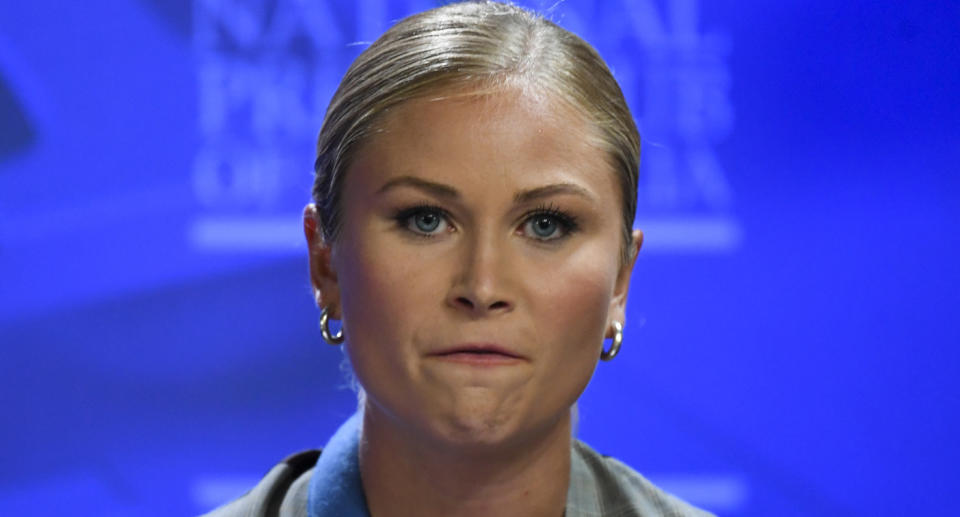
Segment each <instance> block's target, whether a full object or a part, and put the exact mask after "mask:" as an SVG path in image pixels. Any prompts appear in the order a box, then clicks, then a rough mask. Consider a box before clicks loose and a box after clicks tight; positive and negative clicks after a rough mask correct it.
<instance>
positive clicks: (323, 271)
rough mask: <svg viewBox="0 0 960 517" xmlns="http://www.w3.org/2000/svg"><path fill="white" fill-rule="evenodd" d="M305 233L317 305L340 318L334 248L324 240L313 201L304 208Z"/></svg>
mask: <svg viewBox="0 0 960 517" xmlns="http://www.w3.org/2000/svg"><path fill="white" fill-rule="evenodd" d="M303 233H304V237H306V239H307V250H308V253H307V255H308V256H309V260H310V285H311V286H312V287H313V296H314V300H315V301H316V303H317V307H320V308H327V309H328V311H329V313H330V316H331V317H333V318H339V313H340V308H339V306H340V289H339V284H338V282H337V274H336V270H335V269H334V267H333V261H332V249H331V247H330V246H329V245H328V244H327V243H326V242H325V241H324V238H323V231H322V229H321V226H320V217H319V214H318V213H317V207H316V205H314V204H313V203H311V204H309V205H307V206H306V207H305V208H304V209H303Z"/></svg>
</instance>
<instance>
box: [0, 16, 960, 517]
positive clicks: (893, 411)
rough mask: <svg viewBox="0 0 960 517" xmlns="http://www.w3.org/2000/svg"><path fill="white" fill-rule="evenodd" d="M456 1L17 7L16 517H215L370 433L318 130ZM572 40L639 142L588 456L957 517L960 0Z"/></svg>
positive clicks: (7, 373)
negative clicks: (369, 56)
mask: <svg viewBox="0 0 960 517" xmlns="http://www.w3.org/2000/svg"><path fill="white" fill-rule="evenodd" d="M551 4H552V2H550V3H537V2H530V3H528V4H527V5H531V6H533V7H537V8H544V9H546V8H549V7H550V5H551ZM431 5H434V2H431V1H390V2H387V1H384V0H367V1H362V2H347V1H342V2H332V1H328V2H320V1H316V2H308V3H305V4H298V3H296V2H288V1H285V0H272V1H268V2H265V3H262V4H261V3H256V2H229V1H226V0H224V1H216V0H194V2H190V1H189V0H178V1H162V0H137V1H124V2H121V1H116V0H115V1H103V2H53V1H50V0H46V1H36V2H4V3H2V4H0V358H2V359H0V379H2V380H0V383H2V384H0V386H2V391H0V403H2V407H3V425H2V427H0V514H3V515H19V514H31V515H55V514H62V513H70V514H81V515H180V514H182V515H189V514H196V513H199V512H202V511H205V510H208V509H209V508H211V507H213V506H216V505H217V504H219V503H221V502H223V501H224V500H226V499H229V498H231V497H234V496H236V495H237V494H238V493H239V492H242V491H243V489H244V488H245V487H248V486H250V485H251V484H252V483H253V482H255V481H256V480H257V479H258V478H259V477H260V476H261V475H262V474H263V473H264V472H266V470H267V469H268V468H269V467H270V466H271V465H273V464H274V463H276V462H277V461H278V460H280V459H281V458H283V457H284V456H285V455H287V454H288V453H291V452H293V451H296V450H300V449H303V448H309V447H316V446H319V445H322V444H323V443H324V442H325V441H326V439H327V437H328V436H329V434H330V433H331V432H332V431H333V430H334V429H335V428H336V426H337V424H338V422H340V421H341V420H342V419H344V418H345V417H346V416H347V415H349V414H350V413H351V412H352V409H353V407H354V405H355V399H354V395H353V393H352V392H350V391H349V390H348V389H347V388H345V384H346V382H345V380H344V379H345V377H344V375H343V373H342V372H341V370H340V368H341V367H340V364H341V359H342V355H341V353H340V351H338V350H337V349H335V348H333V347H329V346H327V345H325V344H323V342H322V341H321V339H320V336H319V331H318V330H317V328H316V319H317V316H318V315H317V312H316V310H315V308H314V306H313V303H312V300H311V296H310V294H309V286H308V281H307V275H306V260H305V250H304V246H303V244H302V243H301V242H300V230H299V218H298V214H299V211H300V209H301V208H302V206H303V204H304V203H305V202H306V201H307V200H308V199H309V187H310V178H311V176H310V174H311V167H312V161H313V157H312V140H313V138H314V136H315V134H316V132H317V131H318V130H319V127H320V125H319V123H320V120H321V117H322V112H323V109H324V108H325V103H326V101H327V100H328V99H329V95H330V94H331V93H332V88H333V87H334V86H335V85H336V83H337V81H338V80H339V77H340V75H341V74H342V73H343V71H344V70H345V69H346V66H348V64H349V62H350V61H351V60H352V58H353V57H355V56H356V54H357V53H358V52H359V51H360V50H361V49H362V48H363V45H352V44H351V43H353V42H362V41H370V40H372V39H373V38H374V37H375V36H376V35H377V34H378V33H379V32H381V31H382V30H383V29H385V28H386V27H387V26H388V25H389V20H394V19H397V18H399V17H401V16H403V15H405V14H408V13H410V12H414V11H416V10H419V9H422V8H424V7H429V6H431ZM304 6H308V7H304ZM549 16H550V17H552V18H553V19H555V20H557V21H558V22H559V23H561V24H562V25H565V26H567V27H569V28H571V29H573V30H575V31H576V32H578V33H579V34H581V35H582V36H584V37H585V39H587V40H588V41H590V42H591V43H593V44H595V45H596V46H597V48H598V49H599V50H600V51H601V53H602V54H603V55H604V56H605V57H606V58H607V59H608V60H609V62H610V63H611V65H612V67H613V68H614V70H615V73H616V75H617V76H618V78H619V79H620V80H621V81H622V84H623V85H624V89H625V91H626V93H627V95H628V98H629V101H630V103H631V106H632V107H633V109H634V113H635V116H636V118H637V120H638V122H639V124H640V126H641V130H642V133H643V136H644V140H645V143H644V146H645V147H644V164H643V167H642V174H643V175H644V180H643V181H642V183H641V194H640V207H639V210H638V219H637V227H639V228H643V229H645V230H646V232H647V245H646V247H645V250H644V251H643V252H642V254H641V256H640V258H639V260H638V262H637V266H636V272H635V274H634V277H633V285H632V290H631V298H630V303H629V311H628V312H629V319H628V326H627V337H626V342H625V345H624V350H623V351H622V353H621V355H620V356H619V357H618V358H617V359H616V360H615V361H614V362H611V363H609V364H607V363H604V364H601V365H600V366H599V367H598V370H597V373H596V375H595V377H594V379H593V382H592V383H591V385H590V387H589V388H588V389H587V392H586V393H585V394H584V396H583V398H582V399H581V404H580V417H581V419H580V431H579V433H580V436H581V437H582V438H584V439H585V440H587V441H588V442H590V443H591V444H593V445H594V446H595V447H596V448H597V449H599V450H601V451H603V452H607V453H610V454H614V455H616V456H618V457H619V458H621V459H623V460H624V461H626V462H627V463H629V464H631V465H633V466H634V467H636V468H637V469H638V470H640V471H641V472H643V473H644V474H646V475H648V476H649V477H650V478H652V479H653V480H654V481H655V482H657V483H659V484H661V485H663V486H664V487H666V488H668V489H670V490H673V491H675V492H676V493H678V494H680V495H682V496H683V497H685V498H687V499H690V500H691V501H693V502H696V503H699V504H702V505H703V506H705V507H707V508H710V509H712V510H714V511H716V512H718V513H720V514H721V515H729V516H760V515H778V516H791V515H862V516H867V515H870V516H873V515H950V514H952V508H953V507H954V506H955V505H956V503H955V502H954V500H953V499H954V497H955V495H956V494H957V493H958V490H960V479H958V478H960V476H958V475H957V473H956V466H957V464H958V463H960V457H958V456H960V454H958V446H957V444H956V443H957V440H956V437H957V435H958V434H960V423H958V414H957V413H958V409H960V408H958V406H960V404H958V394H960V391H958V388H960V386H958V380H957V378H958V373H960V372H958V370H960V368H958V365H960V352H958V348H960V346H958V345H960V331H958V324H957V317H958V310H957V308H958V306H960V294H958V288H960V282H958V276H960V267H958V259H960V253H958V249H960V246H958V237H960V232H958V231H957V223H958V222H960V221H958V216H960V203H958V199H960V198H958V195H960V188H958V187H960V179H958V175H957V164H958V163H960V129H958V128H960V94H958V87H960V5H958V3H957V2H950V1H943V0H939V1H928V2H867V1H864V0H853V1H847V2H834V1H827V0H816V1H805V2H799V1H783V2H775V3H771V2H760V1H738V2H733V1H729V0H717V1H710V2H706V1H702V2H697V1H695V0H636V1H626V0H624V1H609V2H591V1H577V0H568V1H567V2H564V3H562V4H560V5H559V6H556V7H555V8H553V9H552V10H551V11H550V14H549ZM558 375H562V373H558Z"/></svg>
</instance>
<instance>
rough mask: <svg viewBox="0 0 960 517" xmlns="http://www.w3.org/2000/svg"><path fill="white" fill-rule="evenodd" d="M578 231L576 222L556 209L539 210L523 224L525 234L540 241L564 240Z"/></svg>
mask: <svg viewBox="0 0 960 517" xmlns="http://www.w3.org/2000/svg"><path fill="white" fill-rule="evenodd" d="M576 229H577V223H576V220H575V219H574V218H573V217H571V216H569V215H567V214H565V213H563V212H561V211H559V210H557V209H555V208H540V209H537V210H535V211H534V212H533V213H532V214H530V215H529V216H528V217H527V219H526V221H525V222H524V223H523V233H525V234H527V235H528V236H529V237H531V238H533V239H535V240H539V241H552V240H556V239H562V238H564V237H566V236H568V235H569V234H570V233H571V232H573V231H575V230H576Z"/></svg>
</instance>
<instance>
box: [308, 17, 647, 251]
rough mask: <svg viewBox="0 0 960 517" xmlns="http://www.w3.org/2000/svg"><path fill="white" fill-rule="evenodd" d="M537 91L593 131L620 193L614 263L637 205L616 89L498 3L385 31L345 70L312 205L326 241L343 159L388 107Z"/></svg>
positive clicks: (597, 67)
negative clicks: (454, 93) (462, 95)
mask: <svg viewBox="0 0 960 517" xmlns="http://www.w3.org/2000/svg"><path fill="white" fill-rule="evenodd" d="M511 86H512V87H521V88H524V89H525V90H532V91H536V92H543V93H545V94H547V95H550V96H551V98H556V99H558V100H560V101H563V102H565V103H567V104H568V105H570V106H572V107H573V108H575V109H576V110H578V111H579V112H580V113H582V114H583V115H585V116H586V117H587V119H588V120H589V121H590V122H591V123H592V124H594V126H595V127H596V129H598V130H599V131H598V136H599V141H598V144H599V145H600V146H601V148H602V149H604V150H605V151H607V152H608V156H609V157H610V163H611V165H612V166H613V168H614V170H615V171H616V173H617V175H618V180H619V184H620V187H621V193H622V210H623V234H624V246H623V258H624V259H629V258H630V257H629V254H630V253H631V251H630V250H632V246H629V243H630V242H631V230H632V228H633V219H634V213H635V211H636V203H637V175H638V167H639V162H640V135H639V133H638V132H637V127H636V124H635V123H634V121H633V117H632V116H631V114H630V110H629V108H628V107H627V103H626V100H625V99H624V97H623V92H622V91H621V90H620V86H619V85H618V84H617V81H616V79H614V77H613V74H612V73H611V72H610V70H609V68H607V65H606V63H604V61H603V59H602V58H601V57H600V55H599V54H598V53H597V51H596V50H594V49H593V47H591V46H590V45H589V44H588V43H586V42H585V41H583V40H582V39H580V38H579V37H578V36H576V35H575V34H573V33H571V32H569V31H567V30H566V29H563V28H561V27H559V26H558V25H556V24H554V23H553V22H551V21H549V20H546V19H545V18H543V17H542V16H540V15H538V14H536V13H533V12H531V11H528V10H526V9H523V8H521V7H517V6H514V5H511V4H505V3H500V2H488V1H484V2H460V3H454V4H449V5H446V6H443V7H438V8H435V9H431V10H429V11H424V12H422V13H419V14H415V15H413V16H410V17H408V18H405V19H403V20H401V21H400V22H398V23H397V24H396V25H394V26H393V27H391V28H390V29H389V30H387V32H385V33H384V34H383V35H382V36H380V38H379V39H377V41H375V42H374V43H373V44H372V45H370V47H368V48H367V49H366V50H365V51H364V52H363V53H362V54H360V56H359V57H358V58H357V59H356V60H355V61H354V62H353V64H352V65H351V66H350V68H349V69H348V70H347V73H346V75H345V76H344V78H343V80H342V81H341V82H340V86H339V88H337V91H336V93H335V94H334V96H333V99H332V100H331V101H330V105H329V107H328V108H327V113H326V117H325V118H324V122H323V128H322V129H321V130H320V136H319V139H318V143H317V160H316V163H315V167H314V170H315V173H316V175H315V179H314V184H313V198H314V201H315V202H316V204H317V211H318V213H319V218H320V221H319V223H320V228H321V231H322V232H323V238H324V240H326V241H327V242H331V243H332V242H334V241H336V239H337V238H338V236H339V234H340V229H341V206H340V193H341V190H342V184H343V179H344V176H345V173H346V171H347V169H348V168H349V167H350V165H351V163H352V161H353V157H354V155H355V153H356V151H357V149H358V148H359V147H360V145H361V144H363V143H364V142H365V140H366V139H367V138H369V137H370V136H371V135H372V134H373V133H374V132H375V131H376V126H375V125H376V124H377V123H378V122H379V121H380V119H381V118H382V116H383V115H384V114H385V113H387V112H388V111H389V110H390V109H391V108H392V107H395V106H397V105H399V104H401V103H403V102H406V101H409V100H412V99H416V98H421V97H423V96H425V95H428V94H431V93H435V92H438V91H440V90H448V89H449V90H453V89H456V90H461V91H463V90H465V89H473V90H472V91H476V92H484V93H489V92H491V91H497V90H502V89H504V88H507V87H511Z"/></svg>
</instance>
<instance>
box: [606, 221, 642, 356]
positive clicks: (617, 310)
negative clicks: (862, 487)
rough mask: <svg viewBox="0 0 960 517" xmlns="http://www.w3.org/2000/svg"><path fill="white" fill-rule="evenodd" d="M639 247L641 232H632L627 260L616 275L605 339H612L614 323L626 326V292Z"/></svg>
mask: <svg viewBox="0 0 960 517" xmlns="http://www.w3.org/2000/svg"><path fill="white" fill-rule="evenodd" d="M641 246H643V232H642V231H640V230H633V233H632V234H631V239H630V249H628V250H627V253H628V255H627V257H629V258H628V260H626V261H624V263H623V264H621V265H620V271H619V272H618V273H617V281H616V284H615V285H614V289H613V298H612V299H611V300H610V316H609V321H608V322H607V332H606V335H605V337H607V338H612V337H613V332H614V331H613V322H614V321H619V322H620V324H622V325H623V326H624V327H626V326H627V322H626V319H627V291H628V290H629V289H630V275H631V274H632V273H633V265H634V263H635V262H636V261H637V255H638V254H639V253H640V247H641Z"/></svg>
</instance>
